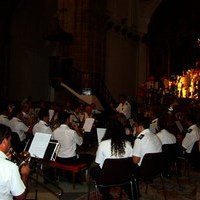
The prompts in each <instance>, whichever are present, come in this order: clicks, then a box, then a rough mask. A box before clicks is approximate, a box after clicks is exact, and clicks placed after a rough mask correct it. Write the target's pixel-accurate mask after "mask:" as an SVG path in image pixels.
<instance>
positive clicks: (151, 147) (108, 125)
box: [0, 95, 200, 200]
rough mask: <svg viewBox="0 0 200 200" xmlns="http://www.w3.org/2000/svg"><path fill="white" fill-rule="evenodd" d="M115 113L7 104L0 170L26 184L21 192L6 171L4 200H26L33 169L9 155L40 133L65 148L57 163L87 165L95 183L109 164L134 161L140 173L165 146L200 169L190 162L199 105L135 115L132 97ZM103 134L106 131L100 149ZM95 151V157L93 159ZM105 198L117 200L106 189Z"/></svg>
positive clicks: (199, 136) (0, 114) (1, 111)
mask: <svg viewBox="0 0 200 200" xmlns="http://www.w3.org/2000/svg"><path fill="white" fill-rule="evenodd" d="M111 109H112V110H113V112H112V114H111V113H110V112H109V115H108V114H107V113H106V112H105V111H100V110H97V109H96V106H95V104H94V103H93V104H91V105H89V104H87V105H84V104H83V103H82V102H81V103H78V104H76V105H72V104H70V103H69V102H66V103H65V104H63V105H61V104H57V103H48V104H47V103H45V102H44V101H41V102H39V103H38V104H36V105H34V103H33V102H32V101H31V100H30V99H27V100H26V101H23V102H21V103H18V104H14V103H12V104H11V103H8V102H1V104H0V124H1V125H0V164H2V165H5V166H6V167H5V168H8V169H7V170H8V171H10V172H8V173H13V176H16V177H17V179H16V180H17V181H18V183H20V184H18V185H19V188H15V186H14V185H13V184H15V182H12V178H13V176H9V177H8V178H7V179H4V178H3V177H4V176H5V173H4V168H0V185H3V187H5V188H6V189H5V190H4V191H0V199H6V200H7V199H11V196H15V197H16V198H17V199H23V198H22V197H24V194H25V193H26V189H25V188H26V185H27V177H28V174H29V171H30V169H29V168H28V166H27V167H26V168H25V166H24V167H23V168H20V170H17V167H16V166H15V164H14V163H12V162H11V161H10V157H9V149H10V147H12V148H13V149H14V151H16V152H17V153H20V152H22V151H23V149H24V147H25V146H26V144H27V141H30V140H31V139H32V138H34V135H35V134H36V133H37V132H39V133H45V134H50V135H51V139H52V140H56V141H58V143H60V149H59V151H58V155H57V158H56V161H57V162H59V163H62V164H76V163H81V162H84V163H87V164H88V166H89V167H91V175H92V177H93V178H94V179H96V178H97V177H98V176H100V175H101V169H102V166H103V164H104V161H105V159H107V158H123V157H132V160H133V171H134V173H137V172H138V170H139V168H140V165H141V163H142V160H143V158H144V156H145V154H148V153H156V152H162V146H163V145H164V144H177V154H179V155H181V156H185V157H186V158H188V159H189V160H190V161H191V164H192V166H193V167H194V168H198V167H200V161H199V160H198V159H190V158H191V156H190V155H191V152H192V148H193V146H194V143H195V142H197V141H199V140H200V128H199V123H200V107H199V105H198V104H189V105H188V104H187V107H186V106H185V105H184V104H182V103H180V102H178V101H177V100H176V101H174V103H173V104H171V105H167V106H166V107H162V109H161V107H158V106H157V107H153V106H145V107H143V109H141V108H138V109H137V112H133V109H132V108H131V104H130V103H129V102H128V100H127V98H126V96H125V95H120V98H119V104H118V105H117V106H113V105H111ZM135 110H136V109H134V111H135ZM87 118H94V119H95V120H94V124H93V125H92V128H91V131H85V130H84V129H83V125H84V122H85V120H86V119H87ZM97 128H105V130H106V131H105V135H104V136H103V138H102V140H101V141H100V143H99V142H98V135H97V131H96V129H97ZM78 147H81V149H82V153H81V154H80V153H78V152H77V148H78ZM90 149H95V155H93V154H88V150H90ZM84 150H85V153H84ZM86 152H87V153H86ZM24 168H25V169H24ZM11 171H13V172H11ZM167 173H170V172H167ZM20 175H21V179H20ZM167 175H169V174H167ZM100 192H101V193H102V199H106V200H109V199H111V198H112V197H111V195H110V193H109V190H108V189H102V188H101V189H100ZM128 195H129V194H128Z"/></svg>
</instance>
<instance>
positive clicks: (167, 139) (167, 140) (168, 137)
mask: <svg viewBox="0 0 200 200" xmlns="http://www.w3.org/2000/svg"><path fill="white" fill-rule="evenodd" d="M157 136H158V137H159V139H160V141H161V142H162V145H163V144H174V143H176V137H175V136H174V135H173V134H172V133H170V132H168V131H167V130H166V129H162V130H161V131H160V132H158V133H157Z"/></svg>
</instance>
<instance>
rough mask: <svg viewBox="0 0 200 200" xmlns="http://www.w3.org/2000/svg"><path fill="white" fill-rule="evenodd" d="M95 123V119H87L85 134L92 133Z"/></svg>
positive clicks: (84, 127)
mask: <svg viewBox="0 0 200 200" xmlns="http://www.w3.org/2000/svg"><path fill="white" fill-rule="evenodd" d="M93 123H94V118H86V119H85V122H84V125H83V129H84V131H85V132H90V131H91V129H92V126H93Z"/></svg>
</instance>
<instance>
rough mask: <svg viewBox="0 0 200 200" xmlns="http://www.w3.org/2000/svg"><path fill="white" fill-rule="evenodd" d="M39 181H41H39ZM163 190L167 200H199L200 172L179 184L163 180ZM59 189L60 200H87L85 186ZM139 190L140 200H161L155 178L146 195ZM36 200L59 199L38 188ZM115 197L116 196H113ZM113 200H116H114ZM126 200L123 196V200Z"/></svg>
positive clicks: (68, 184)
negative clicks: (61, 192)
mask: <svg viewBox="0 0 200 200" xmlns="http://www.w3.org/2000/svg"><path fill="white" fill-rule="evenodd" d="M40 181H41V180H40ZM164 181H165V188H166V193H167V200H199V199H200V196H199V195H200V187H199V185H200V172H199V171H192V172H191V178H190V180H188V177H187V176H182V177H180V178H179V184H178V183H177V180H176V177H175V176H174V177H171V178H164ZM57 184H58V185H59V187H61V188H62V189H63V192H64V194H63V196H62V198H60V199H62V200H87V191H88V187H87V184H78V183H77V184H76V189H75V190H73V189H72V183H71V182H69V181H67V180H66V181H63V182H59V183H57ZM30 186H31V187H30V193H29V195H28V198H27V199H36V198H35V186H34V183H33V182H32V181H31V182H30ZM45 186H47V187H48V188H50V189H51V190H52V191H54V193H57V192H58V190H57V189H56V188H55V187H53V186H52V185H51V184H47V185H45ZM140 188H141V189H140V190H141V194H142V197H141V198H140V200H163V199H164V196H163V191H162V187H161V182H160V179H159V178H157V179H156V180H155V181H154V184H151V185H149V188H148V192H147V194H146V193H145V185H144V184H143V183H141V184H140ZM37 194H38V195H37V200H46V199H47V200H56V199H59V198H57V197H56V196H55V195H52V193H51V192H49V191H47V190H46V189H45V188H43V187H41V186H39V187H38V193H37ZM115 196H117V195H116V194H115ZM114 199H117V197H116V198H114ZM125 199H127V197H126V196H125V195H124V197H123V200H125ZM90 200H94V192H92V194H91V198H90Z"/></svg>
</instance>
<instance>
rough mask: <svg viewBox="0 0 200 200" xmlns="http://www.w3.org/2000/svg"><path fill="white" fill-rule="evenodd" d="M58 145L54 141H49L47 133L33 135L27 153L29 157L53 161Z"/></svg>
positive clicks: (49, 137)
mask: <svg viewBox="0 0 200 200" xmlns="http://www.w3.org/2000/svg"><path fill="white" fill-rule="evenodd" d="M59 148H60V143H58V141H56V140H51V135H50V134H47V133H39V132H37V133H35V135H34V138H33V140H32V142H31V144H30V147H29V150H28V152H29V153H30V154H31V157H34V158H39V159H44V160H50V161H55V159H56V157H57V155H58V151H59Z"/></svg>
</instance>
